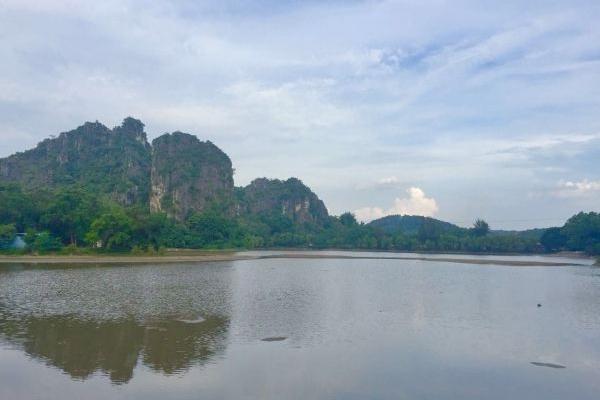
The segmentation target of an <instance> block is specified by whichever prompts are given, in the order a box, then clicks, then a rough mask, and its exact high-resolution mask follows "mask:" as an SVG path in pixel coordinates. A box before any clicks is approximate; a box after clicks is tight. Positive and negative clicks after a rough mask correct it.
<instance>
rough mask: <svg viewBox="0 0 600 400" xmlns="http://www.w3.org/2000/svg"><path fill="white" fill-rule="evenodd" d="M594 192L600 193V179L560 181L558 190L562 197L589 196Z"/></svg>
mask: <svg viewBox="0 0 600 400" xmlns="http://www.w3.org/2000/svg"><path fill="white" fill-rule="evenodd" d="M593 193H600V180H599V181H590V180H587V179H584V180H582V181H578V182H577V181H560V182H558V191H557V192H556V194H557V195H558V196H560V197H571V196H587V195H591V194H593Z"/></svg>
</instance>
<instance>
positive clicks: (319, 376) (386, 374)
mask: <svg viewBox="0 0 600 400" xmlns="http://www.w3.org/2000/svg"><path fill="white" fill-rule="evenodd" d="M536 259H537V258H536ZM554 260H555V261H559V262H560V261H564V260H556V259H554ZM578 262H579V261H578ZM538 303H539V304H541V307H538V306H537V304H538ZM563 367H564V368H563ZM598 393H600V269H598V268H595V267H591V266H573V267H532V268H528V267H503V266H491V265H485V266H479V265H473V264H451V263H443V262H436V261H418V260H415V261H410V260H393V259H388V260H386V259H380V260H359V259H355V260H352V259H323V260H319V259H263V260H250V261H235V262H221V263H205V264H195V265H194V264H181V265H179V264H177V265H173V264H170V265H147V266H92V265H88V266H82V267H76V266H67V265H64V266H60V265H54V266H47V267H44V266H17V265H14V266H9V265H5V266H0V399H66V398H82V399H108V398H110V399H121V398H122V399H164V398H169V399H197V398H207V399H213V398H214V399H231V398H248V399H283V398H285V399H306V398H319V399H321V398H323V399H364V398H377V399H379V398H382V399H399V398H400V399H401V398H406V399H444V398H446V399H455V398H461V399H465V398H467V399H468V398H472V399H481V398H485V399H506V398H511V399H517V398H527V399H565V398H568V399H597V398H598Z"/></svg>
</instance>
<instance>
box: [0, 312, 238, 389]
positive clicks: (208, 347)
mask: <svg viewBox="0 0 600 400" xmlns="http://www.w3.org/2000/svg"><path fill="white" fill-rule="evenodd" d="M228 326H229V320H228V319H227V318H225V317H221V316H207V317H205V318H204V319H203V320H199V321H198V322H195V323H189V322H183V321H181V320H177V319H166V320H157V321H149V322H145V323H140V322H138V321H136V320H135V319H120V320H111V321H94V320H86V319H81V318H77V317H74V316H48V317H35V316H27V317H21V316H17V315H11V314H10V313H9V312H7V310H6V308H1V309H0V337H2V339H3V341H6V342H8V343H10V344H12V345H13V346H16V347H18V348H21V349H22V350H23V351H25V352H26V353H27V354H28V355H29V356H31V357H34V358H36V359H39V360H43V361H45V362H46V363H48V364H49V365H52V366H54V367H57V368H60V369H61V370H63V371H64V372H66V373H68V374H69V375H70V376H71V377H72V378H75V379H80V380H84V379H86V378H88V377H90V376H91V375H93V374H94V373H96V372H101V373H103V374H106V375H108V376H109V377H110V380H111V381H112V382H113V383H126V382H128V381H129V380H131V378H132V377H133V370H134V368H135V367H136V365H137V363H138V362H139V361H140V360H141V362H142V363H143V364H144V365H145V366H147V367H149V368H150V369H152V370H153V371H155V372H161V373H163V374H166V375H172V374H176V373H179V372H183V371H186V370H188V369H189V368H190V367H192V366H200V365H203V364H205V363H206V362H208V361H210V360H211V359H212V358H214V357H215V356H217V355H218V354H220V353H222V351H223V350H224V348H225V342H226V333H227V329H228Z"/></svg>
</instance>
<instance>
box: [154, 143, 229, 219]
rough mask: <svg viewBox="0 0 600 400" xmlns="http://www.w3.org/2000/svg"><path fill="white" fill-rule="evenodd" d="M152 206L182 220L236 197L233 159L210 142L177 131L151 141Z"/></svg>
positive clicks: (227, 205)
mask: <svg viewBox="0 0 600 400" xmlns="http://www.w3.org/2000/svg"><path fill="white" fill-rule="evenodd" d="M151 183H152V190H151V196H150V209H151V211H153V212H156V211H164V212H166V213H167V214H168V215H170V216H172V217H174V218H176V219H178V220H180V221H182V220H184V219H185V218H187V217H188V216H189V215H190V214H191V213H193V212H199V211H203V210H204V209H206V208H207V207H211V206H216V207H219V208H220V209H224V208H225V209H228V208H230V207H231V205H232V201H233V168H232V166H231V160H230V159H229V157H228V156H227V154H225V153H224V152H223V151H221V149H219V148H218V147H217V146H215V145H214V144H212V143H211V142H209V141H207V142H202V141H200V140H198V138H196V136H193V135H189V134H187V133H182V132H174V133H172V134H166V135H163V136H160V137H158V138H157V139H155V140H154V141H153V142H152V172H151Z"/></svg>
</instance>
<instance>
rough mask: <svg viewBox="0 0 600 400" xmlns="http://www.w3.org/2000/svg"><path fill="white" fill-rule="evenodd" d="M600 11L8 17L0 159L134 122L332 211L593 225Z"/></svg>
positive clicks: (546, 6) (3, 31)
mask: <svg viewBox="0 0 600 400" xmlns="http://www.w3.org/2000/svg"><path fill="white" fill-rule="evenodd" d="M599 20H600V2H599V1H597V0H590V1H579V0H569V1H553V0H544V1H538V0H530V1H526V2H524V1H521V0H514V1H513V0H505V1H485V0H483V1H482V0H479V1H471V0H453V1H442V0H419V1H416V0H415V1H407V0H405V1H335V0H333V1H291V0H290V1H285V0H258V1H232V0H220V1H187V0H181V1H162V0H155V1H152V2H147V1H135V0H103V1H99V2H89V1H85V2H83V1H81V2H79V1H50V0H49V1H40V0H0V60H1V62H0V157H4V156H8V155H10V154H12V153H14V152H17V151H23V150H26V149H29V148H32V147H34V146H35V145H36V143H38V142H39V141H41V140H42V139H44V138H47V137H49V136H50V135H56V134H58V133H60V132H64V131H69V130H71V129H74V128H76V127H77V126H79V125H81V124H82V123H83V122H85V121H96V120H98V121H100V122H102V123H104V124H105V125H107V126H109V127H112V126H116V125H119V124H120V122H121V121H122V120H123V118H125V117H127V116H133V117H135V118H139V119H141V120H142V121H143V122H144V123H145V124H146V131H147V133H148V136H149V138H150V139H152V138H154V137H156V136H159V135H160V134H162V133H164V132H172V131H176V130H180V131H184V132H189V133H193V134H196V135H197V136H198V137H199V138H200V139H202V140H211V141H212V142H214V143H215V144H217V145H218V146H219V147H220V148H221V149H223V150H224V151H225V152H226V153H227V154H228V155H229V156H230V157H231V159H232V161H233V165H234V168H235V183H236V185H238V186H240V185H246V184H248V183H249V182H250V181H251V180H252V179H254V178H256V177H263V176H266V177H269V178H280V179H284V178H287V177H290V176H295V177H298V178H300V179H301V180H302V181H303V182H304V183H306V184H307V185H308V186H310V187H311V189H312V190H313V191H314V192H315V193H317V194H318V195H319V197H320V198H321V199H323V201H324V202H325V204H326V205H327V207H328V209H329V212H330V213H332V214H335V215H337V214H340V213H342V212H344V211H352V212H354V213H355V214H356V215H357V217H358V218H359V219H360V220H362V221H369V220H371V219H373V218H378V217H381V216H384V215H389V214H397V213H400V214H419V215H428V216H434V217H436V218H440V219H444V220H447V221H451V222H455V223H457V224H459V225H462V226H468V225H470V224H471V223H472V222H473V221H474V220H475V219H476V218H484V219H486V220H487V221H488V222H489V223H490V225H491V226H492V228H497V229H525V228H531V227H545V226H558V225H562V224H563V223H564V221H565V220H566V219H567V218H568V217H569V216H571V215H573V214H574V213H576V212H579V211H600V23H598V21H599Z"/></svg>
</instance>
